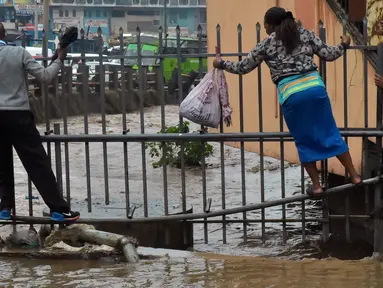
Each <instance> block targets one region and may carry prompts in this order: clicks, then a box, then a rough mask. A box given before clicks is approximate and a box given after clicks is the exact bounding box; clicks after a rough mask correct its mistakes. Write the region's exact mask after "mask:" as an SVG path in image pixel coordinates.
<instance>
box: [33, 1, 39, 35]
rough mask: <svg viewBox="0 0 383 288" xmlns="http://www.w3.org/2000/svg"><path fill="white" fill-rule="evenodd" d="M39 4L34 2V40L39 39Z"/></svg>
mask: <svg viewBox="0 0 383 288" xmlns="http://www.w3.org/2000/svg"><path fill="white" fill-rule="evenodd" d="M39 4H40V0H35V11H34V16H35V20H34V22H35V40H37V39H39Z"/></svg>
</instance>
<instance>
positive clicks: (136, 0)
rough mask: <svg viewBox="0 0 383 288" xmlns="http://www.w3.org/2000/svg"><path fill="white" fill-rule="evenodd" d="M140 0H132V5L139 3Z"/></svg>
mask: <svg viewBox="0 0 383 288" xmlns="http://www.w3.org/2000/svg"><path fill="white" fill-rule="evenodd" d="M140 4H141V1H140V0H133V5H140Z"/></svg>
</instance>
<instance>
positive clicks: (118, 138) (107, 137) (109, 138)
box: [41, 130, 383, 143]
mask: <svg viewBox="0 0 383 288" xmlns="http://www.w3.org/2000/svg"><path fill="white" fill-rule="evenodd" d="M341 135H342V136H345V137H383V131H379V130H370V131H364V130H359V131H357V130H354V131H341ZM286 137H291V134H290V133H289V132H256V133H223V134H220V133H211V134H209V133H207V134H198V133H185V134H182V133H179V134H176V133H169V134H138V133H137V134H132V133H130V134H125V135H124V134H121V135H111V134H104V135H103V134H86V135H85V134H83V135H41V139H42V140H43V141H49V142H62V143H65V142H160V141H173V142H177V141H229V142H230V141H237V139H240V140H247V141H258V139H265V138H268V139H272V138H276V139H279V138H286Z"/></svg>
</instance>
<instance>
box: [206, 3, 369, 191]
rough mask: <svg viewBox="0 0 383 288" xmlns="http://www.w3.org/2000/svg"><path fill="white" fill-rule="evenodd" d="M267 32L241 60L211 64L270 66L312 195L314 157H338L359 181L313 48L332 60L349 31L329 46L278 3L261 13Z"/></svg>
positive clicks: (233, 68)
mask: <svg viewBox="0 0 383 288" xmlns="http://www.w3.org/2000/svg"><path fill="white" fill-rule="evenodd" d="M264 20H265V21H264V25H265V29H266V32H267V34H268V35H269V37H267V38H266V39H264V40H263V41H262V42H261V43H259V44H258V45H257V46H256V47H255V48H254V49H253V50H252V51H251V52H250V53H249V54H248V56H247V57H246V58H245V59H244V60H243V61H240V62H231V61H223V60H222V59H220V58H217V59H215V60H214V63H213V66H214V67H215V68H218V69H224V70H225V71H227V72H230V73H234V74H241V75H243V74H247V73H249V72H251V71H252V70H254V69H255V68H256V67H257V66H259V65H260V64H261V63H262V62H263V61H265V62H266V64H267V66H268V67H269V68H270V73H271V78H272V80H273V82H274V83H275V84H276V85H277V87H278V97H279V102H280V104H281V107H282V112H283V115H284V118H285V121H286V124H287V127H288V128H289V130H290V133H291V134H292V136H293V137H294V141H295V144H296V147H297V149H298V154H299V159H300V161H301V163H302V165H303V166H304V167H305V169H306V171H307V173H308V174H309V176H310V178H311V180H312V185H310V186H309V187H308V189H307V193H308V194H309V195H311V196H320V194H321V193H322V192H323V188H322V186H321V185H320V182H319V173H318V170H317V168H316V162H317V161H320V160H325V159H328V158H331V157H335V156H336V157H337V158H338V159H339V161H340V162H341V163H342V164H343V166H344V167H345V168H346V169H347V170H348V172H349V173H350V175H351V182H352V183H354V184H356V185H359V184H361V183H362V179H361V177H360V176H359V175H358V173H357V172H356V171H355V168H354V165H353V163H352V160H351V156H350V153H349V148H348V147H347V145H346V143H345V142H344V140H343V138H342V136H341V135H340V133H339V130H338V128H337V126H336V123H335V119H334V117H333V114H332V110H331V104H330V100H329V98H328V95H327V91H326V87H325V85H324V83H323V81H322V79H321V77H320V75H319V74H318V66H317V65H316V64H315V63H314V58H313V57H314V54H316V55H318V56H319V57H320V58H321V59H323V60H325V61H334V60H336V59H338V58H339V57H340V56H342V55H343V53H344V50H345V49H347V48H348V47H349V46H350V37H349V36H345V35H344V36H342V37H341V39H342V41H341V43H340V44H339V45H337V46H327V45H326V44H325V43H324V42H322V41H321V40H320V38H318V37H317V36H316V35H315V34H314V33H313V32H311V31H308V30H306V29H303V28H298V26H297V24H296V22H295V19H294V17H293V14H292V13H291V12H286V10H285V9H283V8H280V7H273V8H270V9H269V10H268V11H267V12H266V14H265V19H264Z"/></svg>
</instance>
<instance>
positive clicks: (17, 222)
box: [0, 215, 371, 225]
mask: <svg viewBox="0 0 383 288" xmlns="http://www.w3.org/2000/svg"><path fill="white" fill-rule="evenodd" d="M345 218H347V216H346V215H330V216H329V219H345ZM349 218H350V219H360V220H368V219H370V218H371V217H370V216H369V215H350V216H349ZM96 220H97V219H92V223H96ZM302 220H303V219H293V218H287V219H282V218H280V219H264V220H262V219H246V220H225V223H227V224H243V223H248V224H252V223H283V222H287V223H301V222H302ZM304 220H305V222H319V223H328V222H329V220H328V219H323V218H305V219H304ZM81 221H82V222H83V221H85V219H81ZM188 222H191V223H194V224H204V223H207V224H222V223H223V221H222V220H190V221H188ZM12 224H14V222H9V221H4V220H0V225H12ZM16 224H18V225H25V222H24V221H16Z"/></svg>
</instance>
